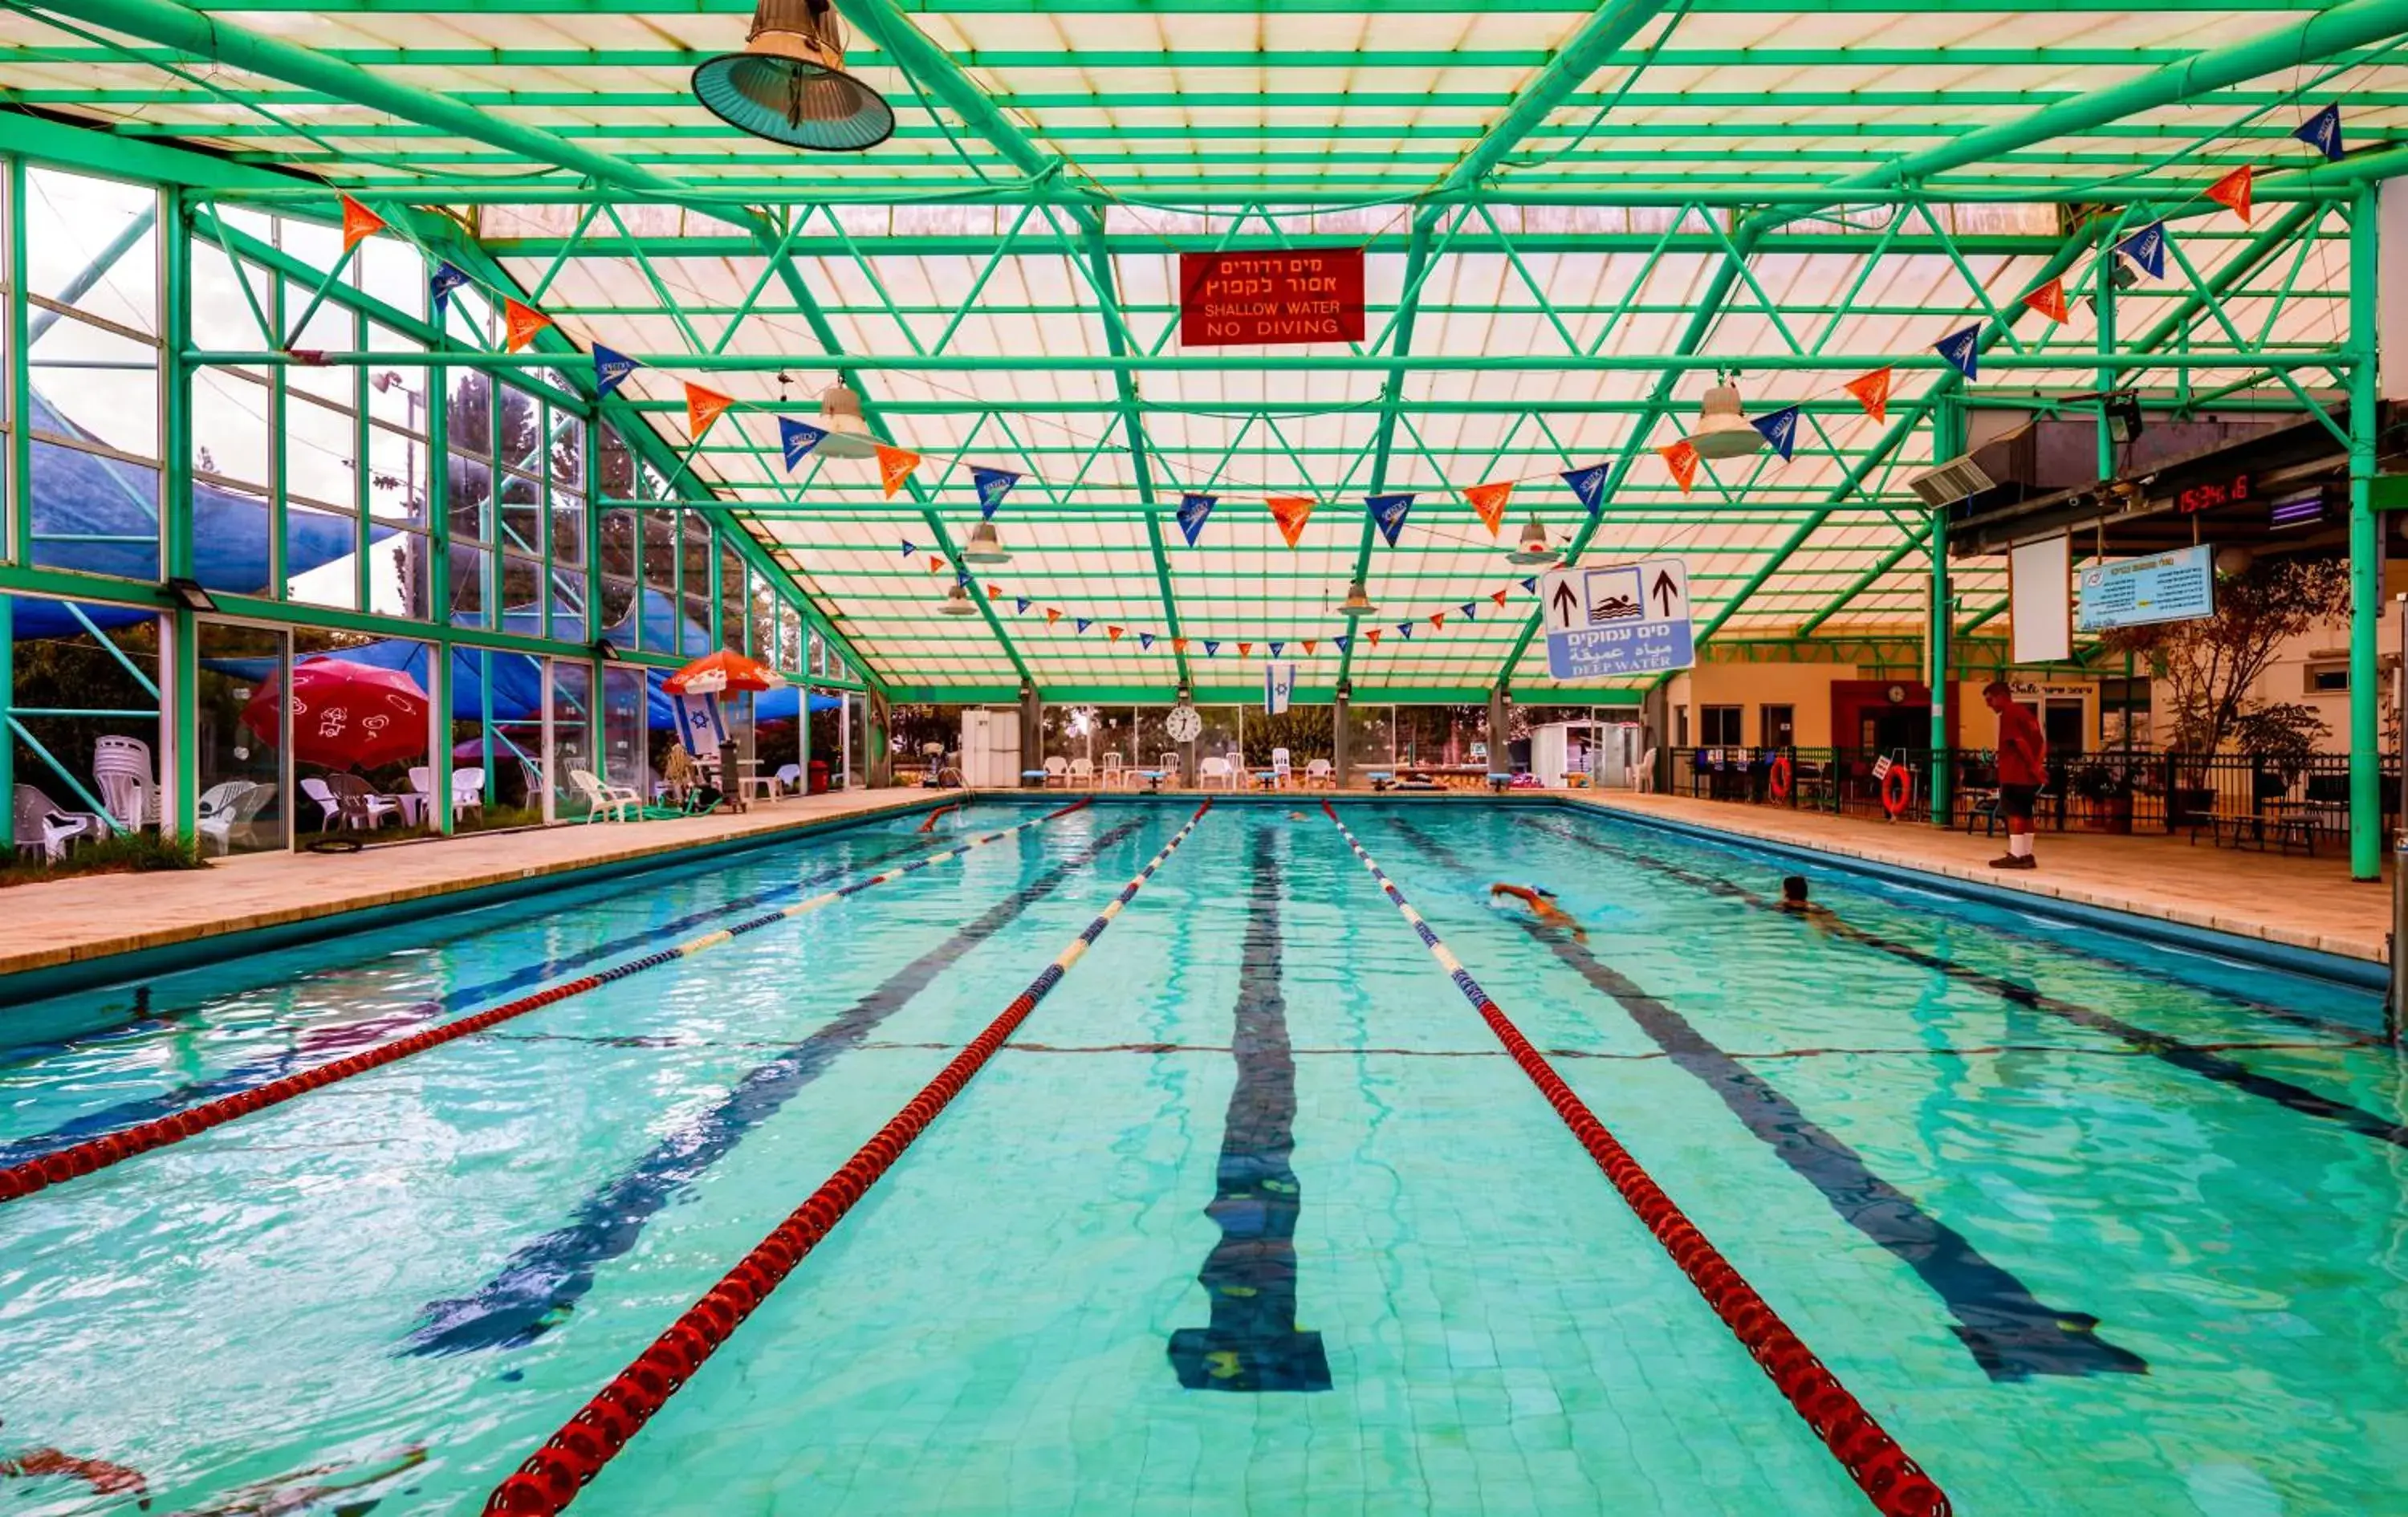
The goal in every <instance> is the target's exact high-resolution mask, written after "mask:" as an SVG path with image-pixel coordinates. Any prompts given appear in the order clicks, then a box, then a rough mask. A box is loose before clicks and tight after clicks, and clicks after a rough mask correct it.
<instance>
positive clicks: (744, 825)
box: [0, 790, 958, 979]
mask: <svg viewBox="0 0 2408 1517" xmlns="http://www.w3.org/2000/svg"><path fill="white" fill-rule="evenodd" d="M956 798H958V797H956ZM931 799H932V797H931V795H930V794H929V793H928V792H926V791H921V790H856V791H846V792H842V793H839V794H828V795H807V796H796V797H793V798H790V799H787V800H782V801H780V802H777V803H776V804H774V805H769V806H755V807H753V809H752V810H750V811H747V812H743V813H740V814H739V813H737V812H733V811H730V812H724V813H722V814H720V815H716V816H707V817H680V818H677V819H675V820H673V821H659V822H641V823H595V824H593V825H589V826H569V827H546V828H540V829H528V830H524V831H517V832H503V833H492V834H480V835H473V836H468V837H452V838H445V839H440V840H428V841H425V842H418V843H406V844H398V845H394V846H389V847H381V848H373V849H365V850H363V851H361V852H357V853H253V854H249V855H243V856H236V857H234V858H229V859H216V860H212V861H211V862H210V866H209V867H208V868H206V869H194V870H191V871H189V872H172V873H163V874H140V875H125V874H108V875H87V876H80V877H78V878H75V879H69V880H49V881H45V882H43V883H41V884H36V885H20V886H15V887H12V888H10V889H8V890H7V891H5V892H0V922H5V923H7V932H6V935H5V938H0V979H5V977H7V976H10V975H16V974H22V973H25V972H28V971H34V970H41V969H49V968H52V967H55V966H59V965H65V964H75V963H79V962H81V961H84V960H90V959H99V958H106V957H108V956H109V955H111V954H118V953H128V952H137V951H142V950H149V949H162V948H173V947H176V946H178V945H181V944H187V943H191V942H193V941H194V940H196V939H201V938H207V937H220V936H222V935H225V934H229V933H240V932H248V931H251V930H253V929H256V928H262V927H277V926H283V925H287V924H289V923H298V922H307V921H309V920H311V919H313V918H318V917H325V916H333V915H337V914H338V913H341V912H346V911H356V910H362V909H368V908H373V907H386V906H394V905H396V904H400V903H405V902H411V901H423V900H427V899H429V898H431V897H437V896H444V895H451V894H459V893H462V892H467V891H473V890H478V889H480V888H482V887H486V886H493V885H504V884H517V883H523V882H524V881H526V880H536V879H540V878H542V877H544V876H548V875H559V874H566V873H567V872H569V871H571V870H577V869H584V868H590V867H592V866H596V865H612V864H619V865H624V864H629V863H635V862H638V861H643V860H653V859H656V860H659V861H661V862H664V863H666V862H668V861H669V856H670V855H673V854H676V853H679V852H684V851H685V850H688V849H692V848H696V847H705V846H709V845H711V844H715V843H727V842H734V841H739V840H741V839H744V838H747V837H757V836H763V835H768V834H774V833H778V832H781V831H796V832H799V831H803V830H806V829H808V828H810V827H811V826H813V825H815V824H824V823H830V822H836V821H841V820H844V819H847V818H851V817H856V816H864V815H868V814H871V813H875V812H882V811H904V810H910V809H915V808H919V807H925V806H926V805H927V804H929V802H930V800H931Z"/></svg>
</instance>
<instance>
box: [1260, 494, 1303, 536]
mask: <svg viewBox="0 0 2408 1517" xmlns="http://www.w3.org/2000/svg"><path fill="white" fill-rule="evenodd" d="M1263 504H1264V505H1266V506H1269V508H1271V520H1272V521H1274V522H1278V523H1279V529H1280V536H1281V537H1285V538H1286V539H1287V545H1288V546H1289V547H1290V548H1293V547H1295V546H1296V540H1297V538H1298V537H1303V536H1304V524H1305V522H1310V521H1311V520H1312V496H1311V495H1273V496H1272V497H1271V498H1270V499H1269V500H1267V501H1265V502H1263Z"/></svg>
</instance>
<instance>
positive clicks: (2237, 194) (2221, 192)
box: [2206, 164, 2253, 226]
mask: <svg viewBox="0 0 2408 1517" xmlns="http://www.w3.org/2000/svg"><path fill="white" fill-rule="evenodd" d="M2252 182H2253V175H2252V173H2251V170H2250V167H2249V165H2247V164H2243V165H2241V166H2240V167H2239V168H2236V169H2234V170H2233V171H2232V172H2231V173H2229V174H2227V175H2226V176H2224V178H2222V179H2218V180H2216V181H2215V182H2214V184H2211V185H2209V186H2208V187H2207V192H2206V193H2207V198H2208V199H2210V200H2213V201H2214V202H2215V203H2216V204H2217V205H2219V206H2222V207H2223V208H2225V209H2227V210H2229V211H2230V212H2232V214H2233V215H2235V216H2238V217H2240V218H2241V224H2242V225H2243V226H2247V225H2248V224H2249V191H2250V186H2251V184H2252Z"/></svg>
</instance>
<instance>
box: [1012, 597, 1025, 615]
mask: <svg viewBox="0 0 2408 1517" xmlns="http://www.w3.org/2000/svg"><path fill="white" fill-rule="evenodd" d="M1011 608H1012V609H1013V610H1015V611H1017V612H1019V613H1020V614H1021V615H1023V616H1026V615H1027V614H1028V597H1027V596H1025V595H1015V596H1013V597H1012V601H1011Z"/></svg>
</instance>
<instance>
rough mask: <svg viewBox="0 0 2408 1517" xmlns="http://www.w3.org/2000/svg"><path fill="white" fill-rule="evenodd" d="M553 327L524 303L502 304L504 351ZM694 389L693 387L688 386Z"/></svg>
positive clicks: (518, 345) (510, 349)
mask: <svg viewBox="0 0 2408 1517" xmlns="http://www.w3.org/2000/svg"><path fill="white" fill-rule="evenodd" d="M551 325H552V318H551V317H549V316H546V315H545V314H544V313H543V312H541V311H539V310H538V309H536V308H534V307H533V306H530V305H528V304H526V303H525V302H524V301H521V300H512V299H505V300H504V301H503V302H502V351H504V352H511V353H514V352H517V351H519V350H520V349H522V348H524V347H525V346H526V345H527V344H529V343H531V342H533V341H535V339H536V336H537V335H538V334H539V333H541V332H543V331H544V330H546V329H547V328H549V327H550V326H551ZM687 388H688V389H692V388H693V386H691V385H689V386H687Z"/></svg>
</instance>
